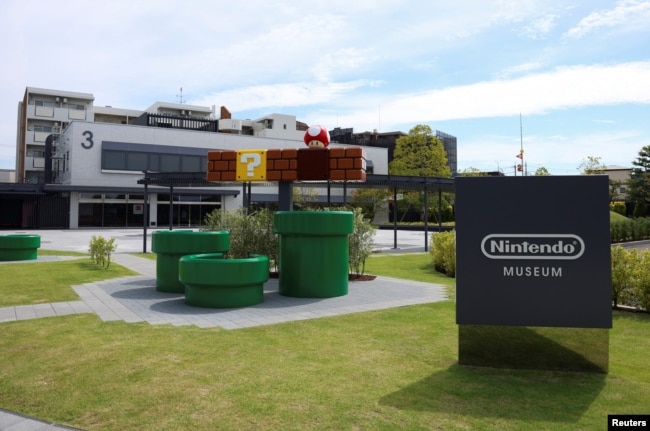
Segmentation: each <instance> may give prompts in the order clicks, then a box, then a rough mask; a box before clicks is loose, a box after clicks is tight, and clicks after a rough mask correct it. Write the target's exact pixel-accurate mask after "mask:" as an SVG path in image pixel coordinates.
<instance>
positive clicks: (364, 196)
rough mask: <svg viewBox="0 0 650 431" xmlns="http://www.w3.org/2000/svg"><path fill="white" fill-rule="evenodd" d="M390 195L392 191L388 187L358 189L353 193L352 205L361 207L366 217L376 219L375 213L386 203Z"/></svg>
mask: <svg viewBox="0 0 650 431" xmlns="http://www.w3.org/2000/svg"><path fill="white" fill-rule="evenodd" d="M389 196H390V192H389V191H388V190H386V189H356V190H355V191H354V192H353V193H352V199H350V206H352V207H355V208H356V207H359V208H361V209H362V211H363V216H364V217H365V218H367V219H368V220H374V218H375V214H376V213H377V211H379V209H380V208H381V207H382V206H385V205H386V199H387V198H388V197H389Z"/></svg>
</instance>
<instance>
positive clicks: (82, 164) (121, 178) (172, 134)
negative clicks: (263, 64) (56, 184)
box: [57, 122, 388, 188]
mask: <svg viewBox="0 0 650 431" xmlns="http://www.w3.org/2000/svg"><path fill="white" fill-rule="evenodd" d="M102 141H114V142H126V143H134V144H148V145H161V146H167V147H183V146H187V147H195V148H205V150H206V154H207V151H209V150H216V149H232V150H246V149H259V148H267V149H269V148H302V147H303V146H304V143H303V141H302V139H301V140H299V141H297V140H289V139H273V138H259V137H255V136H248V135H234V134H228V133H207V132H195V131H188V130H177V129H164V128H156V127H146V126H133V125H121V124H106V123H87V122H73V123H71V124H70V126H69V127H68V128H67V129H66V130H65V131H64V133H63V135H62V136H61V138H60V140H59V148H58V149H57V154H59V155H62V154H66V153H67V154H68V155H69V160H70V165H69V171H68V172H67V173H66V174H65V175H64V181H65V182H64V183H65V184H72V185H85V186H114V187H137V186H138V185H137V180H138V179H140V178H142V173H141V172H126V171H102V169H101V150H102ZM82 144H83V145H82ZM91 144H92V146H91ZM84 145H85V147H90V148H85V147H84ZM332 146H341V145H338V144H333V145H332ZM364 149H365V151H366V157H367V159H370V160H372V162H373V165H374V173H376V174H387V173H388V152H387V150H386V149H385V148H376V147H364ZM229 188H232V187H229Z"/></svg>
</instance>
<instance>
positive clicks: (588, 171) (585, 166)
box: [578, 156, 607, 175]
mask: <svg viewBox="0 0 650 431" xmlns="http://www.w3.org/2000/svg"><path fill="white" fill-rule="evenodd" d="M600 160H601V158H600V157H596V156H587V158H586V159H583V160H582V163H580V164H579V165H578V170H579V171H580V173H581V174H582V175H602V174H604V173H605V170H606V169H607V166H605V165H604V164H602V163H601V162H600Z"/></svg>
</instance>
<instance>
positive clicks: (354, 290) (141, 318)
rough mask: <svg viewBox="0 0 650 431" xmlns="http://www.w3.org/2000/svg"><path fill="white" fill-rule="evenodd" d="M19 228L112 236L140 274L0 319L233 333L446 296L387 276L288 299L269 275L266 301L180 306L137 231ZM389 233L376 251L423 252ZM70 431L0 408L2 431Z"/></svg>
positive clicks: (6, 311)
mask: <svg viewBox="0 0 650 431" xmlns="http://www.w3.org/2000/svg"><path fill="white" fill-rule="evenodd" d="M7 233H11V232H7ZM14 233H23V232H14ZM24 233H29V234H38V235H41V244H42V245H41V248H44V249H54V250H71V251H81V252H86V251H87V249H88V244H89V242H90V239H91V237H92V235H101V236H104V237H106V238H111V237H115V238H116V244H117V245H118V247H117V250H116V253H115V254H113V256H112V260H113V261H114V262H116V263H118V264H120V265H122V266H125V267H127V268H130V269H132V270H133V271H135V272H137V273H139V274H140V275H137V276H130V277H122V278H118V279H113V280H106V281H100V282H95V283H88V284H84V285H80V286H73V289H74V290H75V292H77V294H78V295H79V298H80V300H79V301H69V302H57V303H50V304H37V305H21V306H15V307H3V308H0V324H2V323H3V322H9V321H17V320H25V319H36V318H44V317H56V316H64V315H68V314H73V313H95V314H97V316H98V317H99V318H100V319H102V320H104V321H116V320H121V321H124V322H127V323H133V322H147V323H149V324H151V325H159V324H168V325H175V326H181V325H196V326H198V327H202V328H212V327H220V328H223V329H227V330H234V329H241V328H249V327H254V326H260V325H272V324H277V323H282V322H289V321H295V320H305V319H314V318H321V317H330V316H339V315H344V314H350V313H358V312H364V311H370V310H381V309H387V308H394V307H402V306H407V305H415V304H423V303H429V302H437V301H443V300H446V299H447V294H446V291H445V288H444V287H443V286H440V285H435V284H430V283H419V282H412V281H404V280H399V279H392V278H387V277H377V278H376V279H375V280H373V281H358V282H350V283H349V286H348V294H347V295H345V296H341V297H337V298H324V299H308V298H289V297H285V296H282V295H280V294H279V293H278V280H277V279H271V280H269V281H268V282H267V283H266V284H265V285H264V302H263V303H261V304H258V305H255V306H252V307H245V308H237V309H223V310H217V309H207V308H198V307H190V306H188V305H186V304H185V302H184V296H183V295H182V294H171V293H161V292H157V291H156V290H155V283H156V263H155V261H153V260H151V259H147V258H142V257H138V256H135V255H133V254H131V253H138V252H142V251H143V247H145V242H144V241H143V237H142V232H141V231H136V230H109V231H38V232H34V231H28V232H24ZM394 235H395V234H394V233H393V231H377V234H376V237H375V251H376V252H399V251H411V252H412V251H423V250H424V234H423V233H422V232H406V233H402V232H398V235H402V237H399V238H398V247H397V248H395V247H394V244H395V243H394V240H395V236H394ZM405 238H406V239H405ZM146 241H147V242H146V247H147V250H148V251H150V249H151V244H150V241H151V238H150V235H148V238H147V240H146ZM418 243H419V244H418ZM73 258H74V257H54V256H42V257H39V258H38V259H37V260H35V261H26V262H24V264H25V265H29V264H33V263H38V262H46V261H56V260H62V259H73ZM7 263H16V262H7ZM73 429H74V428H69V427H65V426H61V425H56V424H51V423H48V422H45V421H41V420H39V419H36V418H31V417H28V416H24V415H21V414H16V413H13V412H9V411H6V410H3V409H0V430H3V431H19V430H20V431H22V430H73Z"/></svg>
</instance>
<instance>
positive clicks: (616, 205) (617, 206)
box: [609, 202, 626, 216]
mask: <svg viewBox="0 0 650 431" xmlns="http://www.w3.org/2000/svg"><path fill="white" fill-rule="evenodd" d="M609 209H610V210H611V211H614V212H615V213H618V214H620V215H622V216H624V215H626V214H625V213H626V207H625V202H610V204H609Z"/></svg>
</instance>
